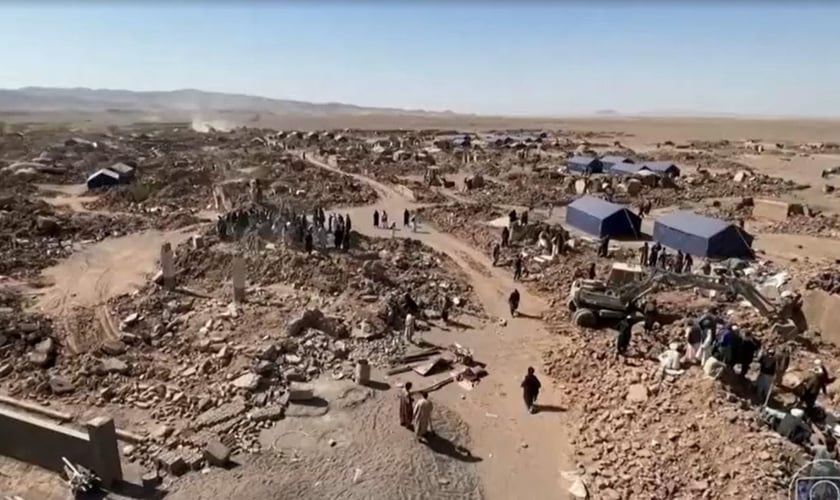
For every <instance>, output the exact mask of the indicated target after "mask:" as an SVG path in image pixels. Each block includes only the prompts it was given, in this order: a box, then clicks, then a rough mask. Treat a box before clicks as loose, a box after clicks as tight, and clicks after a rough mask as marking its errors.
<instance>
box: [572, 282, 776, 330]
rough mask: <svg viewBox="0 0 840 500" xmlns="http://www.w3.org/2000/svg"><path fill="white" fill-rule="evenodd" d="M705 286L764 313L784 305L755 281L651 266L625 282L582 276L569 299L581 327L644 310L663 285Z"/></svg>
mask: <svg viewBox="0 0 840 500" xmlns="http://www.w3.org/2000/svg"><path fill="white" fill-rule="evenodd" d="M666 287H667V288H703V289H706V290H715V291H718V292H720V293H723V294H726V295H727V296H729V297H731V298H733V299H734V298H735V297H739V296H740V297H743V298H744V299H745V300H746V301H747V302H749V303H750V304H752V306H753V307H755V308H756V309H757V310H758V311H759V313H760V314H761V315H762V316H765V317H769V318H778V317H779V316H780V312H781V311H782V309H781V308H780V306H779V305H777V304H775V303H773V302H772V301H770V300H769V299H767V298H766V297H764V296H763V295H762V294H761V293H760V292H759V291H758V290H757V289H756V288H755V286H753V285H752V284H751V283H749V282H748V281H746V280H743V279H740V278H736V277H731V276H704V275H697V274H681V273H672V272H669V271H663V270H659V269H654V270H651V273H650V274H649V275H646V276H644V277H643V278H642V279H639V280H635V281H631V282H629V283H626V284H623V285H611V284H609V283H607V282H604V281H601V280H588V279H578V280H575V281H574V282H573V283H572V286H571V289H570V290H569V296H568V299H567V301H566V303H567V305H568V307H569V310H570V311H572V313H573V315H572V322H573V323H574V324H575V325H576V326H579V327H581V328H598V327H600V326H604V325H607V324H609V323H613V322H615V321H618V320H620V319H621V318H624V317H626V316H633V315H636V314H639V313H640V312H641V304H642V302H643V300H644V298H645V297H646V296H647V295H648V294H650V293H653V292H654V291H656V290H658V289H661V288H666Z"/></svg>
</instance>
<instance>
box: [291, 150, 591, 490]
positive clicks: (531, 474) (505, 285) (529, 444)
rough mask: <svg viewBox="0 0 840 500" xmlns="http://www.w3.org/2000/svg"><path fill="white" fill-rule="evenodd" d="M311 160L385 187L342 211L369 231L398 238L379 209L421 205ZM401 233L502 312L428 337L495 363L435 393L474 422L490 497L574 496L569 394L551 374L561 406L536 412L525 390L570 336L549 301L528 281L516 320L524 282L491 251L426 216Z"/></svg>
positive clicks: (547, 399) (552, 398)
mask: <svg viewBox="0 0 840 500" xmlns="http://www.w3.org/2000/svg"><path fill="white" fill-rule="evenodd" d="M307 160H308V161H309V163H310V164H312V165H314V166H317V167H320V168H323V169H326V170H329V171H331V172H336V173H339V174H342V175H349V176H351V177H353V178H355V179H357V180H358V181H360V182H364V183H367V184H368V185H370V186H371V187H372V188H373V189H374V190H376V191H377V193H379V195H380V199H379V201H378V202H377V203H376V204H374V205H371V206H367V207H359V208H350V209H346V210H341V211H342V212H346V213H349V214H350V216H351V218H352V220H353V228H354V229H355V230H357V231H359V232H361V233H362V234H365V235H367V236H375V237H386V238H387V237H391V231H390V230H384V229H379V228H376V227H374V226H373V220H372V214H373V210H374V209H378V210H379V211H380V212H381V211H382V210H386V211H387V212H388V214H389V220H395V221H398V224H399V223H401V222H402V213H403V210H404V209H406V208H408V209H412V208H415V207H417V206H419V205H417V204H414V203H411V202H409V201H408V200H406V199H405V198H404V197H403V196H401V195H400V193H399V192H397V191H396V190H394V189H393V188H391V187H389V186H387V185H385V184H383V183H381V182H378V181H376V180H373V179H370V178H367V177H365V176H362V175H359V174H350V173H346V172H343V171H341V170H340V169H338V168H336V167H333V166H331V165H328V164H327V163H325V162H323V161H321V160H320V159H317V158H315V159H313V158H311V157H310V156H309V155H307ZM395 237H411V238H415V239H418V240H420V241H422V242H423V243H425V244H427V245H429V246H431V247H432V248H435V249H437V250H438V251H441V252H444V253H446V254H447V255H448V256H449V257H450V258H452V260H453V261H454V262H455V263H456V264H458V266H459V267H461V268H462V269H463V271H464V272H465V273H466V275H467V276H468V277H469V279H470V280H471V282H472V286H473V288H474V289H475V292H476V295H477V297H478V299H479V300H480V301H481V303H482V305H483V306H484V309H485V311H487V313H488V314H489V315H490V316H491V318H494V320H491V321H489V322H484V323H477V324H474V325H470V327H471V328H469V329H466V330H463V331H458V332H453V331H438V332H431V333H429V334H426V335H425V337H426V339H427V340H430V341H432V342H436V343H439V344H444V345H445V344H447V343H451V342H453V341H457V342H459V343H461V344H463V345H466V346H468V347H470V348H471V349H473V351H474V352H475V354H476V356H477V358H478V359H480V360H481V361H483V362H485V363H487V369H488V372H489V376H488V377H487V378H486V379H485V380H483V381H482V382H481V383H480V384H479V385H478V386H476V388H475V389H474V390H473V391H471V392H468V393H464V392H463V391H462V390H461V389H460V388H458V386H450V388H447V389H444V390H442V391H439V392H436V393H435V394H434V395H433V398H434V399H438V400H441V401H443V402H444V403H445V404H447V406H450V407H451V408H453V409H454V410H455V411H456V412H458V413H459V414H460V415H461V417H462V418H463V419H464V420H465V421H466V422H467V423H468V424H469V426H470V435H471V437H472V442H473V443H474V449H473V450H472V451H473V453H474V454H476V455H478V456H481V457H483V461H482V462H480V463H479V464H478V467H479V470H480V473H481V477H482V483H483V486H484V488H483V490H484V493H485V496H486V498H488V499H490V500H492V499H500V500H514V499H522V500H533V499H547V498H555V499H557V498H560V499H563V498H568V497H569V495H568V493H567V487H568V485H567V483H566V480H565V479H563V478H562V475H561V472H562V471H566V470H572V469H573V464H574V461H573V460H572V451H573V450H572V448H571V446H570V445H569V441H568V438H567V434H566V431H567V429H568V427H569V424H570V421H571V416H570V415H567V414H565V413H564V412H563V411H562V410H561V408H562V407H564V404H563V401H564V398H563V396H562V394H561V393H560V390H559V388H557V387H554V386H553V384H552V381H551V379H550V378H549V377H547V376H543V377H541V379H540V380H541V382H542V383H543V389H542V391H541V394H540V401H539V402H540V403H542V404H544V405H552V406H556V407H560V408H553V409H550V410H547V411H544V412H540V413H538V414H536V415H529V414H528V413H527V412H526V411H525V408H524V404H523V402H522V399H521V389H520V388H519V383H520V382H521V380H522V377H523V376H524V375H525V372H526V369H527V367H528V366H533V367H535V368H537V367H539V366H541V365H542V353H543V352H544V351H545V350H547V349H548V348H549V347H551V346H557V345H558V344H560V343H562V342H564V339H563V338H561V337H557V336H553V337H552V336H550V335H549V333H548V332H547V331H546V330H545V328H544V325H543V322H542V321H541V320H540V319H538V318H539V317H540V316H541V314H542V312H543V311H544V310H545V308H546V307H547V306H546V304H545V302H544V301H543V300H542V299H540V298H539V297H537V296H535V295H533V294H530V293H528V291H527V290H525V289H524V288H522V287H520V289H519V293H520V294H521V297H522V301H521V303H522V307H521V308H522V311H523V312H524V313H525V314H527V315H528V316H530V317H519V318H516V319H510V317H509V316H510V315H509V311H508V305H507V297H508V295H509V294H510V292H511V291H512V290H513V289H514V288H515V287H517V284H516V283H514V281H513V279H512V276H511V273H510V271H509V270H507V269H500V268H496V267H493V266H492V263H491V262H490V259H489V258H488V256H486V255H484V254H482V253H481V252H479V251H478V250H476V249H474V248H472V247H471V246H469V245H467V244H465V243H464V242H462V241H460V240H458V239H457V238H455V237H453V236H451V235H449V234H446V233H441V232H439V231H437V230H435V229H434V228H431V227H429V226H428V225H426V224H422V221H421V226H420V228H419V230H418V232H417V233H414V232H411V230H410V229H403V228H399V229H398V230H397V231H396V233H395ZM495 318H505V319H506V320H507V325H506V326H502V325H501V324H500V322H498V321H495ZM462 394H465V396H463V397H462Z"/></svg>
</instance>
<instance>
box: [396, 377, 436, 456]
mask: <svg viewBox="0 0 840 500" xmlns="http://www.w3.org/2000/svg"><path fill="white" fill-rule="evenodd" d="M411 387H412V384H411V382H406V383H405V385H404V386H403V388H402V390H401V391H400V395H399V401H400V425H401V426H403V427H405V428H406V429H408V430H410V431H414V435H415V436H416V438H417V441H420V442H423V441H425V442H427V443H428V442H429V438H430V437H431V436H432V435H433V434H434V430H433V429H432V402H431V401H429V395H428V394H427V393H426V392H420V397H419V398H417V401H415V400H414V398H413V394H412V392H411Z"/></svg>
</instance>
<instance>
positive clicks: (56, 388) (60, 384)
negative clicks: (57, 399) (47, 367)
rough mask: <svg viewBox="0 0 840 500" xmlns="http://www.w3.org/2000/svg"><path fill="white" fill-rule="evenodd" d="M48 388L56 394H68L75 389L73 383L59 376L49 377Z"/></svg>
mask: <svg viewBox="0 0 840 500" xmlns="http://www.w3.org/2000/svg"><path fill="white" fill-rule="evenodd" d="M50 390H51V391H52V393H53V394H55V395H56V396H62V395H64V394H70V393H71V392H73V391H74V390H75V387H74V386H73V383H72V382H70V381H69V380H67V379H66V378H64V377H61V376H54V377H50Z"/></svg>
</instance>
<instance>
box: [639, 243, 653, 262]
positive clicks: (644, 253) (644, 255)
mask: <svg viewBox="0 0 840 500" xmlns="http://www.w3.org/2000/svg"><path fill="white" fill-rule="evenodd" d="M649 253H650V248H649V247H648V244H647V241H646V242H645V243H644V244H643V245H642V248H640V249H639V265H640V266H642V267H647V264H648V254H649Z"/></svg>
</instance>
